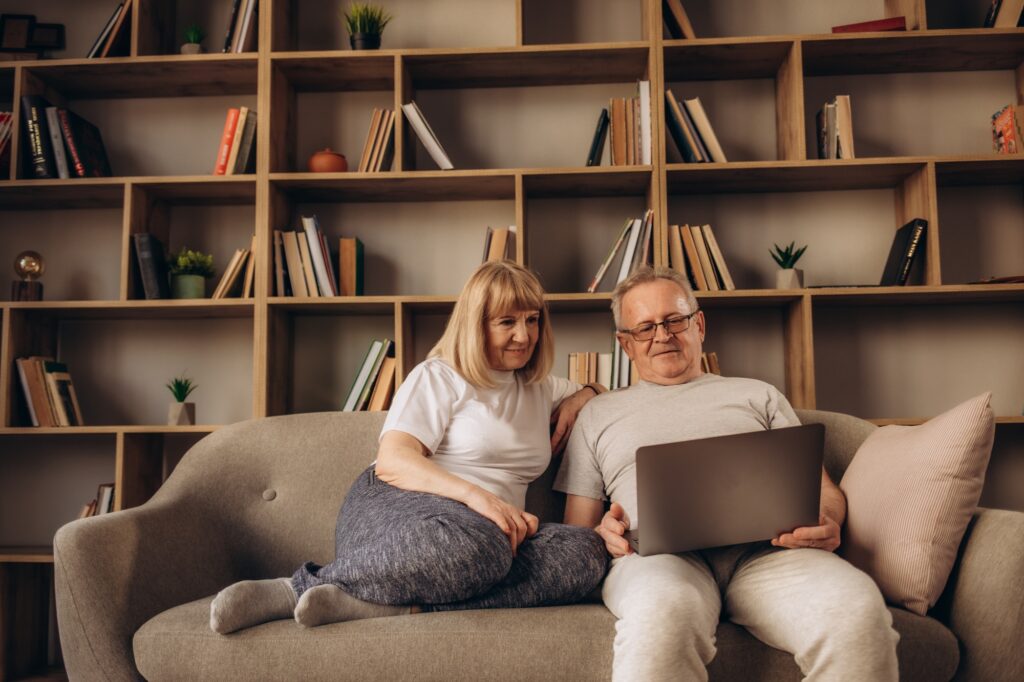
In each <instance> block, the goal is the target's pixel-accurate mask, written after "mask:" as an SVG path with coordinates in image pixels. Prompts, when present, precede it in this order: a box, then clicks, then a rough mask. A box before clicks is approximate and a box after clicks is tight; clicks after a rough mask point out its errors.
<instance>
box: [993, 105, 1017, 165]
mask: <svg viewBox="0 0 1024 682" xmlns="http://www.w3.org/2000/svg"><path fill="white" fill-rule="evenodd" d="M1020 119H1021V115H1020V109H1018V108H1017V107H1015V106H1014V105H1012V104H1007V105H1006V106H1005V107H1003V108H1002V109H1000V110H999V111H997V112H996V113H994V114H992V149H993V151H995V152H996V153H997V154H1020V153H1021V150H1022V145H1021V124H1020V123H1021V121H1020Z"/></svg>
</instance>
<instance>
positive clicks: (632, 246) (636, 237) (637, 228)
mask: <svg viewBox="0 0 1024 682" xmlns="http://www.w3.org/2000/svg"><path fill="white" fill-rule="evenodd" d="M642 228H643V221H642V220H641V219H640V218H633V220H632V223H631V225H630V227H629V238H628V239H627V240H626V246H625V249H626V250H625V251H623V252H622V262H621V263H620V265H619V276H618V277H616V278H615V283H616V284H618V283H619V282H621V281H622V280H624V279H626V278H627V277H629V273H630V272H632V270H633V262H634V255H635V254H636V247H637V244H638V243H639V241H640V232H641V231H642Z"/></svg>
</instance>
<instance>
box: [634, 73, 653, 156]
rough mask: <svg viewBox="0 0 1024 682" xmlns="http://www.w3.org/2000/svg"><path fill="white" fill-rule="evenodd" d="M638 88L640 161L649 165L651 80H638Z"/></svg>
mask: <svg viewBox="0 0 1024 682" xmlns="http://www.w3.org/2000/svg"><path fill="white" fill-rule="evenodd" d="M637 90H638V92H639V95H638V97H639V103H638V108H639V111H640V115H639V121H638V124H639V128H640V135H639V143H640V159H639V162H640V164H641V165H644V166H649V165H650V164H651V81H647V80H641V81H637Z"/></svg>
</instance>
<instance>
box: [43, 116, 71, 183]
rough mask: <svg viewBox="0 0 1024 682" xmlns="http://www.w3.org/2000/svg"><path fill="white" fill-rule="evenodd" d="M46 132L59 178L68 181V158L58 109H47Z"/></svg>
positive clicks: (69, 175)
mask: <svg viewBox="0 0 1024 682" xmlns="http://www.w3.org/2000/svg"><path fill="white" fill-rule="evenodd" d="M46 131H47V133H49V135H50V148H51V149H52V150H53V161H54V164H55V165H56V167H57V177H59V178H62V179H65V180H66V179H68V178H70V177H71V174H70V172H69V170H68V157H67V154H65V153H64V135H63V134H61V132H60V118H59V117H58V116H57V107H46Z"/></svg>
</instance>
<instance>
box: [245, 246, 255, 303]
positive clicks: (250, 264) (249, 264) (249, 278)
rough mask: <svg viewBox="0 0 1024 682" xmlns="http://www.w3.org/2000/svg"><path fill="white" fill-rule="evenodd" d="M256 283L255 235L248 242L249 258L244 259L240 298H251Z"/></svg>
mask: <svg viewBox="0 0 1024 682" xmlns="http://www.w3.org/2000/svg"><path fill="white" fill-rule="evenodd" d="M255 282H256V235H253V236H252V239H251V240H250V242H249V257H248V258H246V259H245V275H244V276H243V278H242V298H252V290H253V285H254V284H255Z"/></svg>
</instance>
